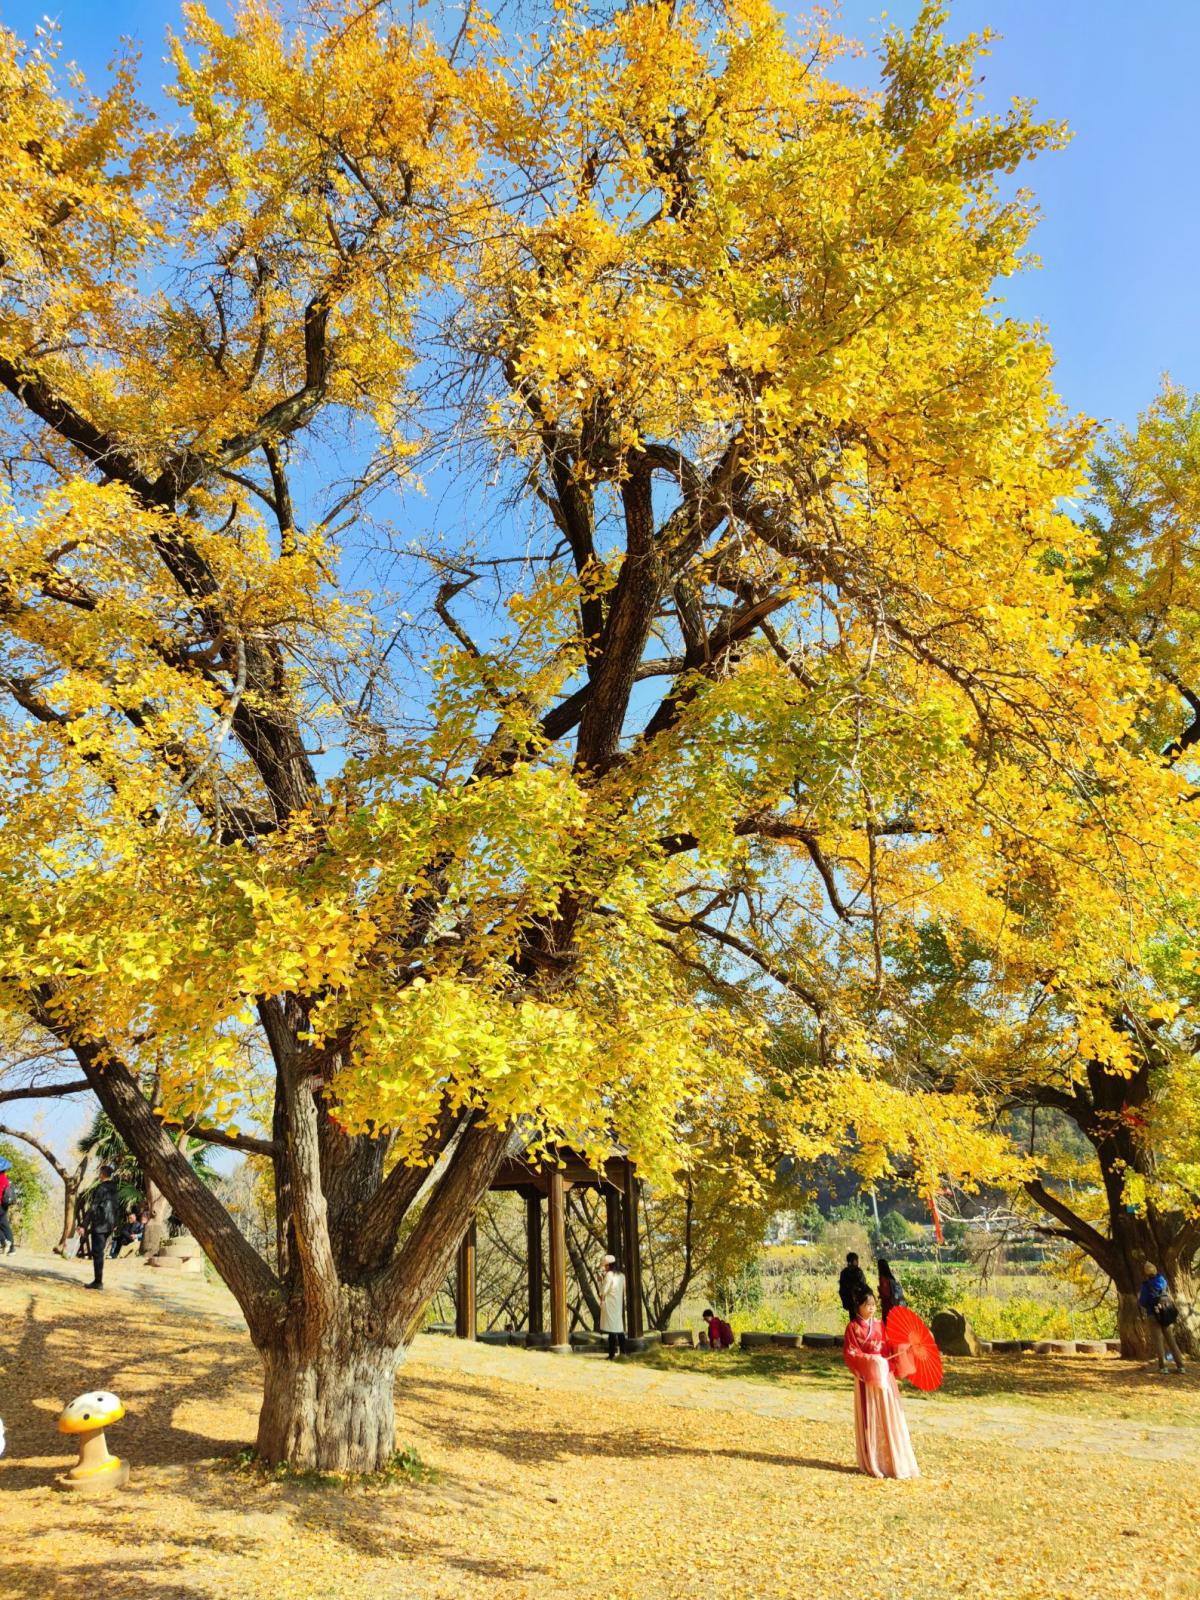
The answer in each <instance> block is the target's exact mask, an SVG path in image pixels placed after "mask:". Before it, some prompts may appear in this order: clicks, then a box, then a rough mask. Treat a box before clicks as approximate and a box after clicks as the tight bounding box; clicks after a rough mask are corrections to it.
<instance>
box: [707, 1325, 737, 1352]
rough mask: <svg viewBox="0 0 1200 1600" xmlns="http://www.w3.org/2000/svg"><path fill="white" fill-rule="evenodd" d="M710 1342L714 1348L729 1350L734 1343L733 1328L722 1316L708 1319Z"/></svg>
mask: <svg viewBox="0 0 1200 1600" xmlns="http://www.w3.org/2000/svg"><path fill="white" fill-rule="evenodd" d="M708 1342H709V1344H710V1345H712V1347H713V1348H714V1350H728V1349H729V1346H730V1345H731V1344H732V1343H733V1329H732V1328H731V1327H730V1326H729V1324H728V1323H727V1322H723V1321H722V1320H721V1318H720V1317H710V1318H709V1319H708Z"/></svg>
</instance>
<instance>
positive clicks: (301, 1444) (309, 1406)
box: [257, 1315, 403, 1472]
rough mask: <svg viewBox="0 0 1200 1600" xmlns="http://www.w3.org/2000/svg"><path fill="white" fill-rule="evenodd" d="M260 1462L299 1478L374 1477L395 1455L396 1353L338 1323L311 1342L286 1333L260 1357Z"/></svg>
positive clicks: (354, 1326) (359, 1327) (352, 1325)
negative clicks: (305, 1473) (295, 1471)
mask: <svg viewBox="0 0 1200 1600" xmlns="http://www.w3.org/2000/svg"><path fill="white" fill-rule="evenodd" d="M259 1353H260V1355H261V1356H262V1358H263V1367H264V1374H265V1375H264V1383H263V1403H262V1410H261V1411H260V1413H259V1418H258V1440H257V1451H258V1456H259V1459H260V1460H261V1461H263V1462H266V1463H268V1464H270V1465H276V1464H278V1463H280V1462H286V1463H287V1464H288V1465H289V1466H291V1467H294V1468H299V1469H301V1470H306V1469H310V1468H312V1469H316V1470H318V1471H322V1472H379V1471H381V1470H382V1469H383V1468H384V1467H386V1466H387V1465H388V1463H389V1462H390V1461H391V1459H392V1456H393V1455H394V1454H395V1450H396V1410H395V1398H394V1388H395V1379H396V1367H397V1365H398V1364H399V1362H400V1360H401V1357H402V1356H403V1348H402V1347H401V1346H399V1345H394V1344H390V1343H382V1342H380V1340H379V1338H378V1337H377V1336H376V1337H372V1333H371V1330H370V1329H369V1328H368V1327H366V1326H364V1324H363V1323H362V1322H361V1321H358V1320H357V1319H354V1318H352V1317H348V1316H345V1315H339V1316H338V1317H337V1318H335V1319H334V1322H333V1323H332V1325H331V1326H329V1327H327V1328H326V1329H324V1330H323V1331H322V1332H320V1333H319V1334H317V1335H316V1336H315V1337H309V1338H307V1339H306V1338H304V1337H303V1336H302V1335H301V1334H299V1332H298V1331H292V1330H289V1332H288V1333H286V1334H285V1335H284V1337H283V1338H282V1339H281V1340H280V1341H279V1342H278V1343H277V1344H271V1345H268V1346H267V1347H266V1348H265V1349H262V1350H260V1352H259Z"/></svg>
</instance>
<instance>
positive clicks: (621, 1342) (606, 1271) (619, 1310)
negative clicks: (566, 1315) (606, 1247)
mask: <svg viewBox="0 0 1200 1600" xmlns="http://www.w3.org/2000/svg"><path fill="white" fill-rule="evenodd" d="M600 1332H601V1333H606V1334H607V1335H608V1359H609V1360H610V1361H615V1360H616V1359H617V1356H618V1354H620V1355H625V1354H626V1352H627V1351H628V1349H629V1344H628V1341H627V1340H626V1338H625V1274H624V1273H623V1272H622V1271H621V1264H620V1262H619V1261H618V1260H617V1258H616V1256H605V1258H604V1261H603V1263H602V1265H601V1268H600Z"/></svg>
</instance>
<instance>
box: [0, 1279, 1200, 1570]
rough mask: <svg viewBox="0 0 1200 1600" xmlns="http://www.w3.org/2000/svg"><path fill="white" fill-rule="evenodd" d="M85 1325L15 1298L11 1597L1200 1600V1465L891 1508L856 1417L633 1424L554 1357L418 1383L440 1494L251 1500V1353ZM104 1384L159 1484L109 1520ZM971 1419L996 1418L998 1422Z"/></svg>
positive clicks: (943, 1441)
mask: <svg viewBox="0 0 1200 1600" xmlns="http://www.w3.org/2000/svg"><path fill="white" fill-rule="evenodd" d="M86 1299H87V1297H85V1296H84V1295H82V1294H81V1293H80V1291H79V1290H77V1289H76V1288H74V1287H73V1286H71V1285H68V1284H64V1283H61V1282H56V1281H54V1280H52V1279H49V1278H44V1277H42V1278H39V1277H36V1276H24V1275H17V1274H5V1275H4V1277H3V1279H2V1280H0V1313H2V1315H3V1322H2V1324H0V1328H2V1331H0V1362H2V1370H3V1376H2V1378H0V1414H2V1415H3V1416H4V1418H5V1421H6V1424H7V1426H8V1430H9V1452H10V1453H9V1455H8V1456H6V1457H5V1458H3V1459H2V1460H0V1491H2V1492H3V1504H4V1507H5V1519H4V1521H5V1534H6V1537H5V1539H4V1541H3V1549H2V1550H0V1592H3V1593H5V1594H6V1595H8V1596H14V1597H16V1596H21V1597H25V1596H28V1597H33V1596H37V1597H38V1600H43V1597H44V1600H84V1597H88V1600H91V1597H93V1596H97V1595H101V1594H102V1595H104V1596H105V1597H106V1600H267V1597H271V1600H287V1597H290V1596H304V1597H305V1600H350V1597H353V1600H368V1597H369V1600H401V1597H403V1600H452V1597H453V1600H484V1597H486V1600H534V1597H538V1600H544V1597H546V1596H554V1597H555V1600H576V1597H577V1600H585V1597H586V1600H593V1597H595V1596H603V1597H606V1600H683V1597H687V1600H691V1597H693V1596H695V1597H700V1596H702V1595H704V1594H706V1593H719V1594H720V1595H721V1596H722V1597H723V1600H774V1597H776V1596H779V1597H782V1596H791V1595H793V1594H802V1595H814V1596H832V1595H840V1594H852V1595H853V1596H854V1597H855V1600H883V1597H885V1596H887V1597H891V1596H894V1595H895V1594H896V1593H898V1592H899V1591H900V1590H901V1589H904V1590H906V1591H907V1592H910V1593H912V1594H914V1595H920V1596H921V1597H922V1600H949V1597H952V1596H953V1597H959V1596H971V1597H973V1600H1092V1597H1095V1600H1122V1597H1126V1596H1129V1597H1133V1596H1141V1595H1147V1596H1149V1595H1156V1596H1163V1597H1167V1600H1191V1597H1193V1596H1200V1583H1198V1582H1197V1579H1196V1576H1195V1573H1196V1564H1195V1562H1194V1560H1193V1558H1192V1555H1191V1553H1190V1547H1191V1541H1192V1539H1193V1537H1194V1528H1195V1521H1196V1516H1197V1512H1198V1511H1200V1498H1198V1496H1197V1492H1196V1485H1195V1472H1194V1469H1193V1468H1192V1467H1190V1466H1187V1465H1185V1464H1184V1463H1174V1462H1157V1461H1141V1460H1130V1459H1126V1458H1121V1457H1119V1456H1117V1455H1115V1454H1113V1455H1108V1454H1105V1453H1100V1454H1097V1455H1096V1456H1095V1457H1090V1458H1082V1457H1080V1456H1078V1455H1074V1456H1071V1455H1067V1454H1064V1453H1061V1452H1059V1451H1056V1450H1055V1449H1054V1448H1047V1449H1046V1450H1044V1451H1040V1452H1039V1451H1034V1450H1012V1449H1006V1448H1004V1447H1003V1446H1002V1445H998V1444H997V1443H995V1442H991V1443H989V1442H985V1441H980V1440H975V1439H971V1438H969V1437H968V1434H967V1429H966V1428H964V1432H963V1436H962V1437H961V1438H957V1437H955V1436H953V1435H946V1434H943V1433H938V1434H932V1435H924V1436H921V1437H920V1439H919V1445H918V1448H919V1450H920V1455H921V1466H922V1471H923V1473H924V1476H923V1477H922V1478H921V1479H920V1480H919V1481H917V1482H915V1483H908V1484H900V1483H877V1482H874V1481H872V1480H870V1479H867V1478H864V1477H862V1476H861V1475H860V1474H859V1473H857V1472H856V1471H855V1470H854V1467H853V1436H852V1427H851V1415H850V1408H849V1401H848V1396H847V1404H846V1409H845V1415H844V1417H839V1418H838V1420H836V1421H833V1420H831V1421H812V1420H805V1419H800V1418H782V1419H781V1418H771V1417H763V1416H759V1415H751V1414H748V1413H746V1412H741V1411H738V1410H735V1409H730V1410H718V1409H699V1408H693V1409H689V1408H685V1407H681V1406H677V1405H671V1404H667V1403H665V1402H663V1401H661V1400H658V1399H655V1398H654V1397H653V1396H649V1397H648V1396H645V1395H639V1396H636V1397H631V1396H628V1395H627V1396H624V1397H623V1396H622V1392H621V1391H622V1384H623V1381H624V1380H623V1374H622V1370H621V1369H620V1368H619V1367H618V1368H616V1369H615V1370H614V1369H608V1373H609V1374H610V1376H611V1393H608V1392H605V1390H604V1389H602V1388H601V1387H599V1386H598V1385H597V1384H595V1383H589V1384H588V1385H587V1387H586V1390H581V1391H579V1392H572V1391H571V1390H569V1389H564V1388H562V1387H560V1386H558V1385H554V1386H549V1385H547V1386H545V1387H543V1386H541V1385H540V1384H539V1382H538V1374H539V1371H547V1370H549V1369H548V1368H543V1367H541V1365H540V1363H541V1362H543V1361H544V1362H547V1363H548V1362H550V1361H551V1360H552V1359H553V1358H550V1357H548V1356H547V1357H538V1356H532V1355H531V1356H529V1357H528V1358H527V1359H526V1363H523V1364H522V1366H521V1371H522V1373H523V1374H528V1376H524V1377H523V1378H522V1380H521V1381H502V1380H499V1379H497V1378H495V1377H494V1376H486V1375H478V1374H474V1375H473V1374H471V1373H470V1372H468V1371H447V1370H445V1369H444V1368H442V1367H440V1366H437V1365H431V1364H429V1363H428V1362H426V1363H424V1364H423V1363H421V1362H420V1361H414V1362H412V1363H410V1364H409V1365H408V1366H407V1367H406V1368H404V1369H403V1371H402V1372H401V1375H400V1380H399V1383H398V1385H397V1411H398V1420H399V1429H398V1432H399V1440H400V1442H401V1443H402V1444H404V1445H407V1446H412V1447H414V1448H415V1449H416V1450H417V1452H418V1453H419V1455H420V1456H421V1458H422V1459H423V1460H424V1461H425V1462H427V1463H428V1464H429V1465H431V1466H432V1467H434V1468H436V1469H437V1476H436V1479H435V1480H434V1481H432V1482H429V1483H415V1484H402V1485H399V1486H397V1487H394V1488H389V1489H386V1490H374V1491H351V1492H345V1493H343V1492H336V1491H333V1492H331V1491H327V1490H326V1491H321V1490H314V1489H311V1488H307V1487H304V1486H302V1485H299V1484H296V1483H287V1482H284V1483H272V1482H266V1483H261V1484H258V1483H251V1482H247V1480H246V1478H245V1477H244V1476H241V1475H238V1474H236V1473H234V1472H231V1471H230V1470H229V1469H228V1467H227V1466H226V1465H224V1464H222V1463H221V1462H219V1461H218V1460H217V1459H216V1458H218V1457H221V1456H226V1457H227V1456H228V1455H230V1454H231V1453H232V1452H233V1451H234V1450H235V1449H236V1448H237V1446H239V1445H240V1444H243V1443H244V1442H245V1441H246V1440H247V1439H248V1438H250V1437H252V1435H253V1429H254V1419H255V1411H256V1405H257V1391H258V1380H259V1364H258V1361H257V1358H256V1357H255V1355H254V1353H253V1351H252V1349H251V1348H250V1346H249V1344H248V1342H247V1340H246V1338H245V1336H244V1335H243V1334H240V1333H238V1332H237V1331H236V1330H234V1329H231V1328H229V1327H228V1326H223V1325H218V1324H214V1323H209V1322H206V1321H205V1319H204V1318H203V1317H199V1316H192V1317H183V1316H179V1315H176V1314H171V1313H168V1312H166V1311H164V1310H163V1309H161V1308H160V1307H158V1306H156V1305H152V1304H149V1303H147V1302H146V1301H144V1300H135V1299H133V1298H131V1297H129V1296H126V1295H121V1294H114V1295H112V1296H111V1297H106V1299H105V1300H104V1301H103V1302H102V1303H101V1304H100V1305H99V1306H97V1305H96V1304H94V1303H92V1302H90V1301H89V1302H88V1303H86V1304H81V1303H80V1302H81V1301H85V1300H86ZM101 1380H103V1382H104V1383H105V1385H106V1386H107V1387H112V1388H115V1389H116V1390H117V1392H118V1393H119V1394H120V1396H121V1397H122V1399H123V1400H124V1401H125V1404H126V1407H127V1409H128V1416H127V1417H126V1419H125V1421H124V1422H122V1423H121V1424H120V1425H119V1429H114V1430H113V1434H112V1444H113V1446H114V1448H116V1449H117V1450H119V1451H120V1453H122V1454H124V1455H127V1456H128V1457H129V1458H130V1460H131V1461H132V1463H133V1479H132V1481H131V1484H130V1487H129V1488H128V1490H126V1491H125V1492H124V1493H123V1494H121V1495H120V1496H118V1497H116V1498H114V1499H111V1500H107V1501H100V1502H94V1503H90V1504H89V1503H87V1502H85V1501H76V1500H70V1499H67V1498H66V1497H63V1496H60V1495H57V1494H55V1493H54V1492H53V1490H52V1489H51V1488H50V1487H49V1484H50V1481H51V1478H52V1476H53V1473H54V1471H55V1470H61V1468H62V1467H63V1466H64V1465H66V1464H67V1461H68V1459H69V1451H68V1450H66V1449H64V1445H63V1441H62V1439H61V1438H60V1436H59V1435H58V1434H57V1432H56V1431H55V1420H56V1417H57V1413H58V1410H59V1408H60V1406H61V1405H62V1404H63V1403H64V1402H65V1401H66V1400H69V1399H70V1398H72V1397H73V1396H74V1395H75V1394H77V1393H79V1392H81V1390H83V1389H85V1388H87V1387H89V1386H90V1385H92V1384H95V1383H98V1382H100V1381H101ZM712 1381H713V1384H714V1386H715V1387H719V1384H718V1381H717V1380H716V1379H714V1380H712ZM727 1392H732V1391H727ZM947 1404H949V1405H952V1406H954V1405H957V1406H961V1408H962V1412H963V1416H964V1421H965V1420H966V1419H967V1418H968V1417H969V1414H970V1406H971V1404H972V1402H970V1401H953V1400H951V1401H948V1402H947ZM1066 1409H1067V1408H1066V1407H1064V1410H1066ZM1036 1420H1037V1422H1038V1423H1039V1424H1045V1422H1046V1420H1047V1418H1046V1414H1045V1412H1044V1411H1043V1412H1039V1413H1038V1414H1037V1418H1036ZM1113 1426H1114V1429H1120V1428H1121V1427H1122V1426H1128V1424H1122V1423H1121V1422H1120V1421H1119V1420H1117V1421H1114V1424H1113ZM1114 1436H1115V1435H1114Z"/></svg>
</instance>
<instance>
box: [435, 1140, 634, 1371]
mask: <svg viewBox="0 0 1200 1600" xmlns="http://www.w3.org/2000/svg"><path fill="white" fill-rule="evenodd" d="M569 1189H598V1190H600V1191H601V1192H602V1193H603V1195H604V1208H605V1231H606V1235H607V1240H608V1249H609V1250H610V1251H611V1253H612V1254H613V1255H614V1256H616V1257H617V1259H618V1260H619V1261H620V1263H621V1267H622V1270H623V1271H624V1273H625V1331H626V1333H627V1334H628V1335H629V1336H630V1337H631V1338H639V1337H640V1336H641V1333H642V1253H641V1241H640V1238H639V1228H638V1220H639V1217H638V1214H639V1211H640V1206H641V1179H640V1178H639V1177H638V1176H637V1173H636V1171H635V1168H634V1164H633V1162H632V1161H631V1160H630V1159H629V1157H628V1156H611V1157H610V1158H609V1159H608V1160H607V1161H606V1162H605V1163H604V1169H603V1171H602V1172H598V1171H596V1169H595V1168H594V1167H590V1166H589V1165H588V1164H587V1162H586V1161H585V1160H584V1159H583V1157H582V1156H580V1155H579V1154H577V1153H576V1152H575V1151H574V1150H568V1149H566V1148H564V1147H562V1146H560V1147H559V1148H558V1149H557V1150H555V1151H554V1153H553V1156H550V1155H547V1156H546V1157H545V1158H544V1159H543V1160H540V1161H534V1160H531V1159H530V1158H529V1157H527V1156H516V1157H510V1158H509V1159H508V1160H506V1161H505V1162H504V1163H503V1165H502V1166H501V1167H500V1170H499V1172H497V1174H496V1176H495V1178H494V1179H493V1180H492V1192H493V1193H495V1192H496V1191H499V1190H508V1191H512V1190H515V1191H516V1192H517V1193H518V1194H521V1195H523V1196H524V1197H525V1239H526V1247H527V1249H526V1253H527V1271H528V1274H529V1339H530V1341H531V1342H533V1341H534V1340H536V1338H537V1336H538V1335H540V1334H543V1333H544V1332H545V1310H544V1306H543V1301H542V1232H543V1229H542V1202H543V1201H545V1203H546V1221H547V1229H546V1231H547V1232H548V1234H549V1244H550V1251H549V1255H550V1260H549V1269H550V1270H549V1283H550V1348H551V1350H554V1351H557V1352H559V1353H562V1354H566V1353H569V1351H570V1349H571V1344H570V1335H569V1331H568V1328H567V1219H566V1202H567V1191H568V1190H569ZM475 1250H476V1236H475V1224H474V1222H472V1223H471V1226H470V1227H469V1228H468V1229H467V1231H466V1233H465V1234H464V1236H463V1240H462V1243H461V1244H460V1245H459V1247H458V1272H457V1275H456V1289H455V1329H454V1331H455V1333H456V1334H457V1336H458V1337H459V1338H460V1339H474V1338H475V1337H476V1336H477V1328H476V1322H477V1314H476V1304H475Z"/></svg>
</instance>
